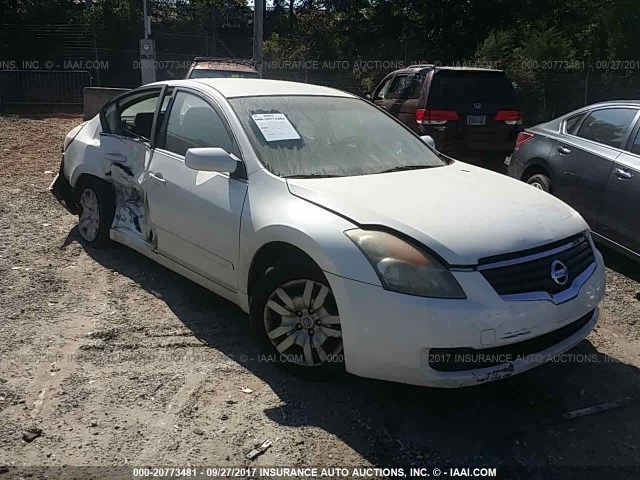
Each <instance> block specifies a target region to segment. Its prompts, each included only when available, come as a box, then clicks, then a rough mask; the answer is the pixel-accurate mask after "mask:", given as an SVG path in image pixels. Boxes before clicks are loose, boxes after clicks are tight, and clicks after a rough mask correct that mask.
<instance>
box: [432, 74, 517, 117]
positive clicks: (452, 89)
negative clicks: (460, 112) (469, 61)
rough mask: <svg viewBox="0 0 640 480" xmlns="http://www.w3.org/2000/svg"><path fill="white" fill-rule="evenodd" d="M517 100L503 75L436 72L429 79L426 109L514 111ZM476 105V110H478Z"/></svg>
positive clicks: (511, 86)
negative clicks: (487, 107) (495, 107)
mask: <svg viewBox="0 0 640 480" xmlns="http://www.w3.org/2000/svg"><path fill="white" fill-rule="evenodd" d="M517 103H518V101H517V96H516V93H515V89H514V88H513V85H512V84H511V82H510V81H509V79H508V78H507V76H506V75H505V74H504V72H491V71H477V70H471V71H459V70H440V71H437V72H436V73H435V74H434V75H433V80H432V82H431V85H430V87H429V98H428V100H427V105H428V106H429V108H434V109H438V108H441V109H444V110H446V109H448V108H454V107H470V106H471V107H474V106H475V107H474V108H475V109H477V110H481V109H484V107H485V106H490V107H494V106H497V107H499V109H501V110H509V109H516V108H517V106H518V105H517ZM478 104H479V108H478Z"/></svg>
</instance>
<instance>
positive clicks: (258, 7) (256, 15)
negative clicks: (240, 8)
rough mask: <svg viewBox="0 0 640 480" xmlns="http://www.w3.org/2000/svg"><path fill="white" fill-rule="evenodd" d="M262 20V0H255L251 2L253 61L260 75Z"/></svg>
mask: <svg viewBox="0 0 640 480" xmlns="http://www.w3.org/2000/svg"><path fill="white" fill-rule="evenodd" d="M263 21H264V0H255V1H254V3H253V62H254V63H255V66H256V70H257V71H258V73H259V74H260V76H262V37H263V35H264V31H263Z"/></svg>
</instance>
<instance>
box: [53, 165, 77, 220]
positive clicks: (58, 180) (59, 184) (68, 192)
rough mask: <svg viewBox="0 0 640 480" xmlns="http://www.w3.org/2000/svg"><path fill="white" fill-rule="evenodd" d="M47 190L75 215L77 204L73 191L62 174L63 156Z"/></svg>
mask: <svg viewBox="0 0 640 480" xmlns="http://www.w3.org/2000/svg"><path fill="white" fill-rule="evenodd" d="M49 191H50V192H51V194H52V195H53V196H54V197H55V198H56V200H58V202H60V204H61V205H62V206H63V207H64V208H66V209H67V211H68V212H69V213H72V214H74V215H77V213H78V205H77V203H76V200H75V193H74V191H73V187H71V184H70V183H69V180H67V177H66V176H65V174H64V156H63V157H62V162H60V171H59V172H58V174H57V175H56V177H55V178H54V179H53V182H51V185H49Z"/></svg>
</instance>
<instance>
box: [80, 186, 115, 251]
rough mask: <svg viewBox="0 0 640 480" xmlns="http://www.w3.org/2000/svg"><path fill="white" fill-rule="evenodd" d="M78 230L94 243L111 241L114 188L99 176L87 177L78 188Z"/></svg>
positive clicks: (84, 237)
mask: <svg viewBox="0 0 640 480" xmlns="http://www.w3.org/2000/svg"><path fill="white" fill-rule="evenodd" d="M78 192H79V194H78V205H79V207H80V208H79V213H78V232H79V233H80V236H81V237H82V239H83V240H84V241H85V242H87V243H90V244H93V245H106V244H108V243H109V241H110V239H109V230H110V229H111V223H112V222H113V216H114V213H115V200H114V196H113V190H112V189H111V186H110V185H109V184H108V183H105V182H103V181H102V180H99V179H97V178H92V177H89V178H86V179H84V180H83V181H82V183H81V184H80V188H79V189H78Z"/></svg>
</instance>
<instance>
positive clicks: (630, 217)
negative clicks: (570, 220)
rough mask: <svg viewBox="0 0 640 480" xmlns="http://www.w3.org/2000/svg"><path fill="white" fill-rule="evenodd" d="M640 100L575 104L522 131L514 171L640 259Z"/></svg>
mask: <svg viewBox="0 0 640 480" xmlns="http://www.w3.org/2000/svg"><path fill="white" fill-rule="evenodd" d="M639 130H640V100H616V101H611V102H603V103H597V104H594V105H589V106H588V107H584V108H581V109H579V110H575V111H573V112H571V113H568V114H566V115H564V116H562V117H560V118H556V119H555V120H551V121H550V122H547V123H543V124H540V125H536V126H535V127H531V128H528V129H526V130H525V131H524V132H522V133H520V135H518V139H517V141H516V146H515V150H514V152H513V155H512V156H511V158H508V159H507V161H506V163H507V164H508V165H509V174H510V175H511V176H512V177H514V178H518V179H520V180H522V181H524V182H527V183H529V184H530V185H532V186H534V187H536V188H539V189H541V190H544V191H546V192H549V193H552V194H553V195H555V196H557V197H559V198H560V199H562V200H564V201H565V202H567V203H568V204H569V205H571V206H572V207H573V208H575V209H576V210H577V211H578V212H579V213H580V214H581V215H582V217H583V218H584V219H585V220H586V221H587V222H588V223H589V225H590V226H591V228H592V229H593V231H594V234H595V235H594V237H595V238H596V239H597V240H598V241H600V242H601V243H603V244H605V245H607V246H609V247H612V248H614V249H616V250H618V251H620V252H622V253H624V254H626V255H628V256H630V257H631V258H635V259H640V215H638V213H637V205H638V204H640V133H639Z"/></svg>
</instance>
